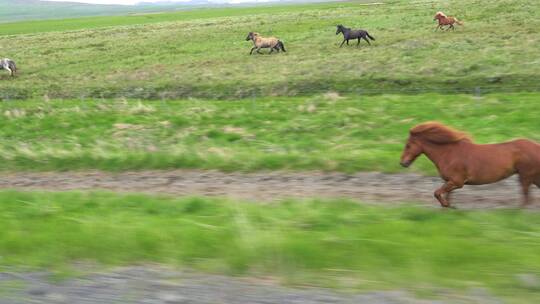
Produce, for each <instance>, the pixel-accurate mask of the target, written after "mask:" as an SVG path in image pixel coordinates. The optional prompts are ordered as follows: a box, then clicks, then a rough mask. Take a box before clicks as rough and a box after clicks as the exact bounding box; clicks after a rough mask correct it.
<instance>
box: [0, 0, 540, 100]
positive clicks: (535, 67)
mask: <svg viewBox="0 0 540 304" xmlns="http://www.w3.org/2000/svg"><path fill="white" fill-rule="evenodd" d="M438 10H442V11H445V12H447V13H448V14H449V15H455V16H457V17H459V18H460V19H462V20H463V21H464V22H465V25H464V26H462V27H458V29H457V30H456V31H454V32H452V31H450V32H440V31H439V32H434V28H435V23H434V21H433V15H434V13H435V12H436V11H438ZM539 10H540V2H539V1H533V0H519V1H517V0H494V1H468V0H467V1H466V0H454V1H434V2H410V1H394V2H388V3H384V4H376V5H367V4H366V3H365V1H354V2H345V3H344V2H339V3H327V4H310V5H306V4H304V5H286V6H275V7H251V8H231V9H205V10H194V11H187V12H178V13H165V14H150V15H139V16H124V17H122V16H120V17H119V16H113V17H98V18H80V19H66V20H58V21H50V20H49V21H39V22H37V23H36V22H20V23H13V24H3V25H2V26H1V27H0V35H1V34H4V35H2V48H1V56H2V57H10V58H12V59H14V60H15V61H16V62H17V63H18V64H19V67H20V76H19V77H18V78H16V79H10V78H9V77H8V76H7V75H6V74H5V73H3V75H2V76H1V77H0V86H1V89H0V98H1V99H28V98H36V97H38V98H41V97H42V96H45V95H46V96H49V97H50V98H88V97H93V98H101V97H104V98H108V97H126V98H144V99H175V98H184V97H194V96H196V97H201V98H229V99H233V98H244V97H251V96H254V95H256V96H268V95H281V96H291V95H304V96H305V95H312V94H313V93H314V92H315V93H320V92H325V91H327V90H334V91H339V92H342V93H343V92H354V93H362V94H363V93H381V92H382V93H385V92H394V93H398V92H405V93H417V92H418V90H420V91H428V92H433V91H435V92H449V91H450V92H456V91H457V92H471V91H474V90H475V89H476V88H477V87H481V88H483V89H487V90H490V91H498V92H516V91H517V92H519V91H538V90H539V86H538V81H537V79H538V78H539V77H540V68H539V67H540V65H539V64H538V62H539V60H540V51H539V49H538V47H537V45H538V44H540V40H539V39H540V38H539V37H540V36H539V35H537V32H538V30H537V29H538V28H539V27H540V21H539V19H538V18H537V16H536V14H535V13H536V12H537V11H539ZM336 24H345V25H347V26H351V27H355V28H364V29H366V30H368V31H369V32H370V33H371V35H372V36H374V37H375V38H376V39H377V40H376V41H374V42H373V44H372V45H371V46H367V45H362V46H361V47H359V48H357V47H355V46H354V45H353V46H350V47H343V48H339V47H338V45H339V43H340V42H341V39H342V38H341V36H336V35H335V30H336V29H335V26H336ZM249 31H258V32H260V33H261V34H262V35H275V36H277V37H279V38H280V39H282V40H283V41H284V43H285V47H286V49H287V50H288V52H287V53H282V54H275V55H272V56H268V55H257V56H249V55H248V53H249V50H250V48H251V43H250V42H248V41H245V37H246V34H247V33H248V32H249ZM364 43H365V42H364Z"/></svg>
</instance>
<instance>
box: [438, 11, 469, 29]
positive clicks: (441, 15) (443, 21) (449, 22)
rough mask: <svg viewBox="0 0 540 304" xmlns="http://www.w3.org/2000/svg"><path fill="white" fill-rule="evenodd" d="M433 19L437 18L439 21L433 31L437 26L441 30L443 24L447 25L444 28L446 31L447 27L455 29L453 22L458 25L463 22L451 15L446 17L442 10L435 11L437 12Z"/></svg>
mask: <svg viewBox="0 0 540 304" xmlns="http://www.w3.org/2000/svg"><path fill="white" fill-rule="evenodd" d="M433 20H438V21H439V24H438V25H437V27H436V28H435V31H436V30H438V29H439V28H440V29H441V30H442V29H443V26H445V25H448V28H447V29H446V30H447V31H448V30H449V29H452V30H455V28H454V23H457V24H459V25H463V22H461V21H459V20H457V18H456V17H451V16H450V17H448V16H446V15H445V14H444V13H443V12H437V14H435V17H433Z"/></svg>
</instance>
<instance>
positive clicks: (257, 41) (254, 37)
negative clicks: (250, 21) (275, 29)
mask: <svg viewBox="0 0 540 304" xmlns="http://www.w3.org/2000/svg"><path fill="white" fill-rule="evenodd" d="M249 40H251V41H253V48H252V49H251V52H249V54H250V55H251V54H252V53H253V51H254V50H255V49H256V50H257V53H258V54H261V52H260V50H261V49H263V48H270V53H269V54H272V52H274V50H277V51H278V53H279V50H280V49H281V50H282V51H283V52H286V51H285V46H284V45H283V42H281V40H279V39H277V38H275V37H268V38H264V37H261V35H260V34H259V33H255V32H249V33H248V35H247V37H246V41H249Z"/></svg>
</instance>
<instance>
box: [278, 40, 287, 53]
mask: <svg viewBox="0 0 540 304" xmlns="http://www.w3.org/2000/svg"><path fill="white" fill-rule="evenodd" d="M277 46H278V48H280V49H281V50H282V51H284V52H287V51H285V46H284V45H283V42H281V40H278V43H277Z"/></svg>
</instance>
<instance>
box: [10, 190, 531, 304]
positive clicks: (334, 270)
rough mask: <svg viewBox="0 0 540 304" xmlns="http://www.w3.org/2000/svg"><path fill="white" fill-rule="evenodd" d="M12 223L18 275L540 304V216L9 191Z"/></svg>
mask: <svg viewBox="0 0 540 304" xmlns="http://www.w3.org/2000/svg"><path fill="white" fill-rule="evenodd" d="M0 218H1V221H0V256H1V257H2V258H1V259H0V265H1V266H4V267H5V266H9V267H11V268H10V269H11V270H13V268H12V267H14V266H21V267H46V268H49V269H53V270H59V271H61V272H64V271H65V270H66V269H70V264H71V263H73V262H79V261H86V260H88V261H97V262H99V263H102V264H104V265H111V266H113V265H125V264H133V263H146V262H158V263H163V264H168V265H174V266H188V267H193V268H195V269H198V270H203V271H210V272H219V273H229V274H239V275H266V276H274V277H276V278H278V279H280V280H282V281H284V282H289V283H292V284H315V285H321V286H327V287H338V288H345V289H352V290H358V289H360V290H362V289H364V290H370V289H371V290H372V289H386V288H389V289H395V288H399V289H402V288H404V289H410V290H413V291H418V292H419V293H421V294H424V295H427V294H432V293H438V291H440V288H448V289H449V290H452V289H455V290H457V291H461V292H463V290H467V289H468V288H488V289H489V290H490V292H491V293H494V294H495V295H498V296H500V297H502V298H503V299H508V300H509V302H508V303H534V302H535V300H536V301H538V300H540V293H539V289H538V288H539V286H537V285H534V284H535V283H534V276H538V275H539V274H540V260H539V259H538V252H539V251H540V242H539V239H538V235H539V234H540V213H538V212H526V211H521V210H491V211H452V212H443V211H441V210H437V209H424V208H412V207H406V206H401V207H396V206H393V207H380V206H378V207H375V206H365V205H360V204H357V203H353V202H346V201H287V202H283V203H279V204H278V203H276V204H268V205H261V204H253V203H241V202H235V201H225V200H219V199H202V198H181V199H173V198H165V197H149V196H143V195H118V194H112V193H85V194H83V193H76V192H67V193H18V192H5V191H4V192H0ZM531 277H532V278H533V279H530V278H531ZM526 278H529V279H526ZM446 293H448V290H447V291H446Z"/></svg>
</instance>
